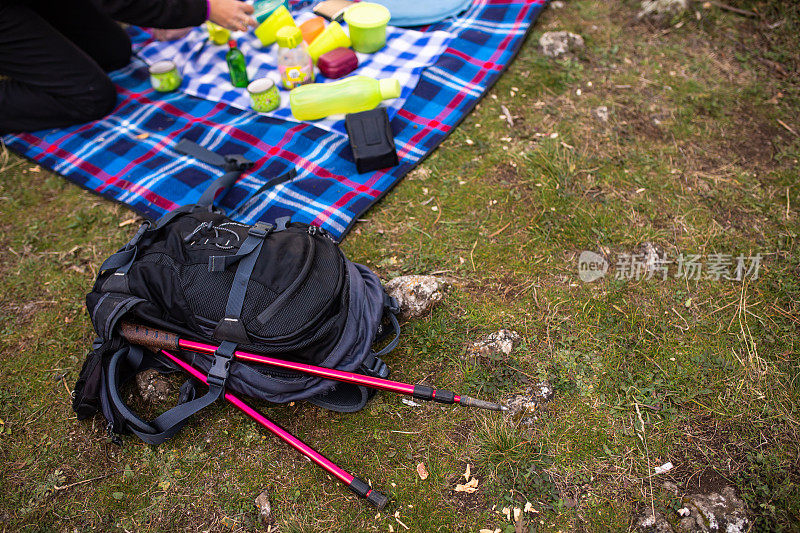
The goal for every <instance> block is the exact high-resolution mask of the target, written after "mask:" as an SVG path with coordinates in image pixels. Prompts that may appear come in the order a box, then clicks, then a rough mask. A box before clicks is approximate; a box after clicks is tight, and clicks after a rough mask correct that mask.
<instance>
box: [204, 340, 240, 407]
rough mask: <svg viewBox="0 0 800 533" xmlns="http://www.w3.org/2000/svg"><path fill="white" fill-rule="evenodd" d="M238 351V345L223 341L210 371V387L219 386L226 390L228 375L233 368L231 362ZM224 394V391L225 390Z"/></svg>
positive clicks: (215, 354)
mask: <svg viewBox="0 0 800 533" xmlns="http://www.w3.org/2000/svg"><path fill="white" fill-rule="evenodd" d="M235 350H236V343H234V342H230V341H223V342H222V344H220V345H219V348H217V351H215V352H214V364H212V365H211V368H210V369H209V370H208V378H207V380H208V386H209V387H212V386H217V387H220V388H222V389H225V382H226V381H227V380H228V374H229V372H230V368H231V360H232V359H233V352H234V351H235ZM223 394H224V390H223Z"/></svg>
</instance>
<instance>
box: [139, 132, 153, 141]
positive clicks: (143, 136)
mask: <svg viewBox="0 0 800 533" xmlns="http://www.w3.org/2000/svg"><path fill="white" fill-rule="evenodd" d="M148 137H150V134H149V133H140V134H139V135H137V136H136V138H137V139H139V140H144V139H147V138H148Z"/></svg>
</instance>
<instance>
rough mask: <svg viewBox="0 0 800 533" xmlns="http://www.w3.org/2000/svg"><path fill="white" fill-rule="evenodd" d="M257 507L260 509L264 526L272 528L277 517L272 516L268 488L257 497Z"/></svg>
mask: <svg viewBox="0 0 800 533" xmlns="http://www.w3.org/2000/svg"><path fill="white" fill-rule="evenodd" d="M256 508H257V509H258V516H259V518H261V523H262V524H264V527H266V528H271V527H272V526H273V525H274V524H275V519H274V518H273V517H272V505H271V504H270V502H269V492H268V491H267V490H264V491H263V492H262V493H261V494H259V495H258V496H257V497H256Z"/></svg>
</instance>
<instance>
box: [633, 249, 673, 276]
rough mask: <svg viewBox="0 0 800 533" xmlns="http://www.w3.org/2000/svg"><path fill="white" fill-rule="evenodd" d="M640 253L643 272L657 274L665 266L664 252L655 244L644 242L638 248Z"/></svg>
mask: <svg viewBox="0 0 800 533" xmlns="http://www.w3.org/2000/svg"><path fill="white" fill-rule="evenodd" d="M639 252H640V253H641V258H642V264H643V266H644V270H645V272H653V273H656V272H659V271H660V270H662V269H663V268H664V267H665V266H666V265H665V263H664V261H665V254H664V250H663V249H662V248H661V247H660V246H659V245H657V244H655V243H652V242H644V243H642V245H641V246H640V247H639Z"/></svg>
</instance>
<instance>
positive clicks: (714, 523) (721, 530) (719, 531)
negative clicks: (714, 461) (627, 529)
mask: <svg viewBox="0 0 800 533" xmlns="http://www.w3.org/2000/svg"><path fill="white" fill-rule="evenodd" d="M683 505H684V506H683V508H681V509H680V510H679V511H678V512H677V513H675V516H674V520H673V523H674V524H675V525H674V527H673V525H671V524H670V522H669V521H668V520H667V518H666V517H664V515H662V514H661V513H660V512H657V513H656V514H655V516H653V515H652V514H651V512H650V511H649V510H647V511H645V514H644V515H643V516H642V517H641V518H640V519H639V520H638V522H637V529H638V530H639V531H642V532H645V533H745V532H747V531H749V530H750V525H751V523H750V519H749V518H748V516H747V509H746V507H745V505H744V503H743V502H742V501H741V500H740V499H739V498H737V496H736V491H735V490H734V489H733V487H725V488H724V489H722V490H721V491H720V492H711V493H709V494H691V495H689V496H685V497H684V498H683Z"/></svg>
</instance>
